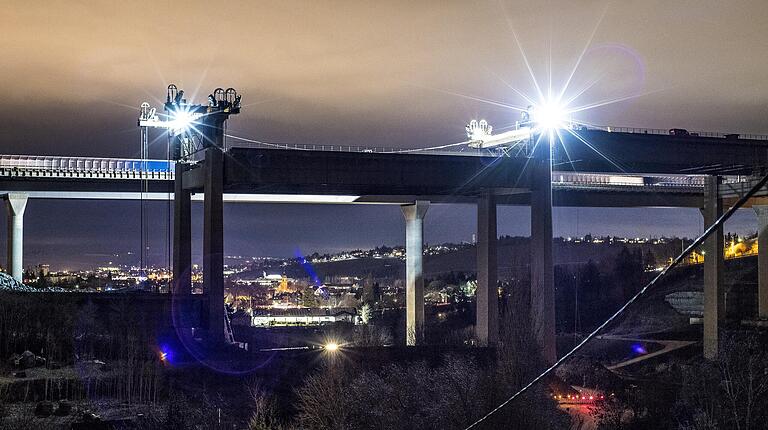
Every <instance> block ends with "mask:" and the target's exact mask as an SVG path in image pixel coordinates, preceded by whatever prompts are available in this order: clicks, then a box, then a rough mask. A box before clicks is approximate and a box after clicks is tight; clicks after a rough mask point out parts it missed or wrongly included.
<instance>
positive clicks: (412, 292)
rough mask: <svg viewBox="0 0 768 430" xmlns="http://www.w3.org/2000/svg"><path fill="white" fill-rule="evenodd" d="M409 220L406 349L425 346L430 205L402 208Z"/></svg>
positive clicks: (406, 221) (407, 235)
mask: <svg viewBox="0 0 768 430" xmlns="http://www.w3.org/2000/svg"><path fill="white" fill-rule="evenodd" d="M401 209H402V211H403V216H404V217H405V305H406V311H405V320H406V324H405V329H406V345H408V346H415V345H421V344H423V343H424V268H423V255H424V215H426V214H427V209H429V202H428V201H425V200H417V201H416V202H415V203H414V204H411V205H403V206H401Z"/></svg>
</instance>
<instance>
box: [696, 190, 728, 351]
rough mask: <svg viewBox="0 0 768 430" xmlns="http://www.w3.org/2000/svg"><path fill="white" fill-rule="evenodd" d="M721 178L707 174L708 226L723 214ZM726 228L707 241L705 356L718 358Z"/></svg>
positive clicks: (723, 301)
mask: <svg viewBox="0 0 768 430" xmlns="http://www.w3.org/2000/svg"><path fill="white" fill-rule="evenodd" d="M719 190H720V177H719V176H707V178H706V181H705V183H704V208H703V209H702V210H701V212H702V214H703V215H704V227H705V228H708V227H709V226H711V225H712V224H714V223H715V221H717V219H718V218H720V216H721V215H722V214H723V201H722V200H721V199H720V197H719V195H718V194H719ZM724 245H725V241H724V238H723V228H722V227H721V228H719V229H717V231H715V232H714V233H713V234H712V235H711V236H710V237H709V238H708V239H707V240H706V241H705V242H704V340H703V343H704V358H707V359H710V360H712V359H715V358H717V353H718V349H719V345H720V343H719V339H718V337H719V329H720V323H721V322H722V321H723V320H724V319H725V288H724V285H723V270H724V269H725V258H724V256H723V252H724Z"/></svg>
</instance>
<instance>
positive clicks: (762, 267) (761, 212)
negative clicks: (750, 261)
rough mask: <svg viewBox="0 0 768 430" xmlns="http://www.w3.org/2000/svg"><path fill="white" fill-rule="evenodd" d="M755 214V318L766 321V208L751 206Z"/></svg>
mask: <svg viewBox="0 0 768 430" xmlns="http://www.w3.org/2000/svg"><path fill="white" fill-rule="evenodd" d="M752 208H753V209H754V210H755V213H756V214H757V317H758V318H760V319H768V206H757V205H756V206H752Z"/></svg>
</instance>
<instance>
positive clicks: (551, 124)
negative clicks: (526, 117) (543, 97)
mask: <svg viewBox="0 0 768 430" xmlns="http://www.w3.org/2000/svg"><path fill="white" fill-rule="evenodd" d="M531 121H532V122H533V123H534V125H535V127H536V128H537V129H539V130H542V131H545V130H546V131H548V130H558V129H563V128H568V124H569V120H568V110H567V109H566V108H565V107H564V106H562V105H560V104H559V103H557V102H555V101H551V100H550V101H547V102H544V103H542V104H540V105H535V106H533V108H532V112H531Z"/></svg>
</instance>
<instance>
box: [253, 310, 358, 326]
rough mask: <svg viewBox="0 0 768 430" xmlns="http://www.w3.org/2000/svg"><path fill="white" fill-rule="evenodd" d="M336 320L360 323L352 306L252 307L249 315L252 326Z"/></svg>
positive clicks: (335, 321)
mask: <svg viewBox="0 0 768 430" xmlns="http://www.w3.org/2000/svg"><path fill="white" fill-rule="evenodd" d="M337 322H349V323H352V324H360V322H361V321H360V316H359V315H358V314H357V311H356V310H355V309H354V308H332V309H325V308H288V309H254V310H253V311H252V316H251V324H252V325H253V326H254V327H272V326H313V325H324V324H333V323H337Z"/></svg>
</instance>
